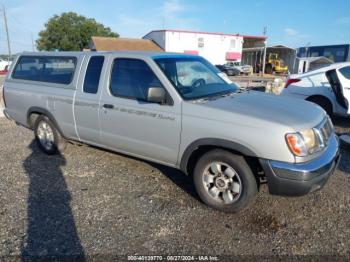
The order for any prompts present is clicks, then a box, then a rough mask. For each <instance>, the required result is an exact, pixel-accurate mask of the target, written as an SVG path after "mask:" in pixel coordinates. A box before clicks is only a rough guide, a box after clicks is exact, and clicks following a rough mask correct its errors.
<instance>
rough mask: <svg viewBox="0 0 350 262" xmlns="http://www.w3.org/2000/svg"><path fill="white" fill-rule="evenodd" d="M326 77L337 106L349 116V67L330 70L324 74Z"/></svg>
mask: <svg viewBox="0 0 350 262" xmlns="http://www.w3.org/2000/svg"><path fill="white" fill-rule="evenodd" d="M326 76H327V79H328V81H329V84H330V85H331V87H332V90H333V92H334V94H335V97H336V99H337V102H338V104H339V105H340V106H341V107H343V108H345V109H346V110H347V113H348V114H350V108H349V102H350V66H347V67H343V68H338V69H333V70H330V71H328V72H326Z"/></svg>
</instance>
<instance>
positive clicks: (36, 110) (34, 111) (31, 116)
mask: <svg viewBox="0 0 350 262" xmlns="http://www.w3.org/2000/svg"><path fill="white" fill-rule="evenodd" d="M39 115H45V116H46V117H48V118H49V119H50V121H51V122H52V123H53V124H54V125H55V127H56V128H57V130H58V132H60V134H61V136H62V137H64V134H63V133H62V130H61V128H60V126H59V125H58V123H57V121H56V119H55V117H54V116H53V115H52V114H51V113H50V111H48V110H47V109H45V108H42V107H36V106H33V107H31V108H29V109H28V112H27V125H28V126H29V127H30V128H33V127H34V123H35V120H36V119H37V117H38V116H39Z"/></svg>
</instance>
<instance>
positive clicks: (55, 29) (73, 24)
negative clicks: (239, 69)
mask: <svg viewBox="0 0 350 262" xmlns="http://www.w3.org/2000/svg"><path fill="white" fill-rule="evenodd" d="M91 36H110V37H118V36H119V35H118V34H117V33H114V32H112V31H111V29H110V28H109V27H105V26H104V25H102V24H100V23H98V22H96V21H95V19H92V18H86V17H84V16H81V15H78V14H76V13H73V12H68V13H62V14H61V15H55V16H54V17H52V18H51V19H50V20H49V21H48V22H47V23H46V24H45V30H43V31H41V32H40V33H39V39H38V40H37V41H36V43H37V48H38V50H55V49H57V50H60V51H81V50H82V49H83V48H87V47H88V45H89V42H90V40H91Z"/></svg>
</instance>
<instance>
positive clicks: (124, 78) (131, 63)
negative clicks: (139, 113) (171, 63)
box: [110, 58, 163, 101]
mask: <svg viewBox="0 0 350 262" xmlns="http://www.w3.org/2000/svg"><path fill="white" fill-rule="evenodd" d="M149 87H163V86H162V84H161V83H160V81H159V79H158V78H157V76H156V75H155V74H154V72H153V71H152V69H151V68H150V67H149V66H148V65H147V64H146V62H144V61H142V60H138V59H126V58H120V59H116V60H114V64H113V69H112V75H111V85H110V90H111V93H112V94H113V95H115V96H120V97H126V98H132V99H139V100H144V101H146V100H147V93H148V88H149Z"/></svg>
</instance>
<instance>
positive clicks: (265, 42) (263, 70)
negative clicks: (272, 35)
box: [262, 26, 267, 75]
mask: <svg viewBox="0 0 350 262" xmlns="http://www.w3.org/2000/svg"><path fill="white" fill-rule="evenodd" d="M263 34H264V36H266V34H267V26H265V27H264V31H263ZM266 46H267V40H266V39H265V41H264V54H263V63H262V75H264V74H265V63H266Z"/></svg>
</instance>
